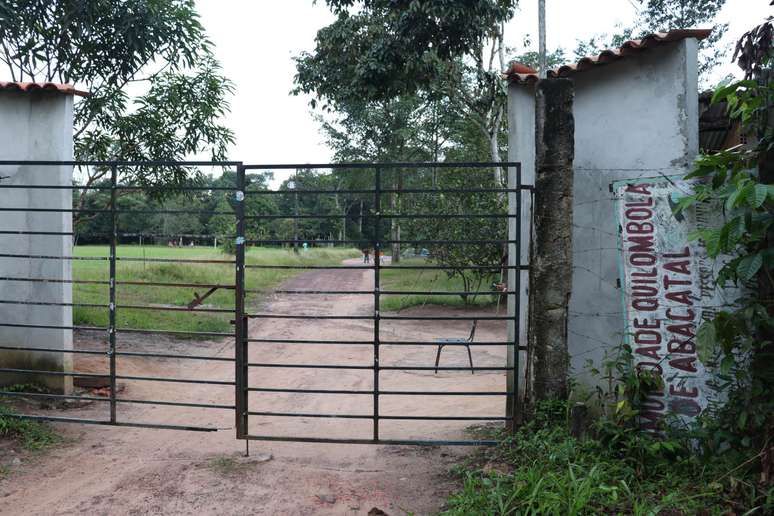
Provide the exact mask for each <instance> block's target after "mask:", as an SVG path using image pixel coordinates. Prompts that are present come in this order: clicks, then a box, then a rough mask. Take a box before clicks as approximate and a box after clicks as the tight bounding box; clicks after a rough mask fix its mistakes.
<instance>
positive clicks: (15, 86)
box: [0, 81, 89, 97]
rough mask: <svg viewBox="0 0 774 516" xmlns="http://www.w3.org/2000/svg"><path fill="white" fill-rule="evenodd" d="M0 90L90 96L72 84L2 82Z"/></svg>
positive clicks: (0, 82)
mask: <svg viewBox="0 0 774 516" xmlns="http://www.w3.org/2000/svg"><path fill="white" fill-rule="evenodd" d="M0 90H11V91H24V92H28V93H30V92H33V91H53V92H57V93H62V94H64V95H78V96H80V97H88V96H89V94H88V93H87V92H85V91H80V90H76V89H75V86H73V85H72V84H59V83H56V82H5V81H0Z"/></svg>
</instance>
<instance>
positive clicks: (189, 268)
mask: <svg viewBox="0 0 774 516" xmlns="http://www.w3.org/2000/svg"><path fill="white" fill-rule="evenodd" d="M75 255H76V256H79V257H107V256H108V248H107V247H106V246H78V247H76V248H75ZM117 256H118V258H132V259H139V261H122V260H120V259H119V260H118V261H117V263H116V278H117V281H118V282H119V284H118V286H117V287H116V304H117V306H118V309H117V311H116V314H117V325H118V327H119V328H136V329H155V330H171V331H192V332H230V331H231V328H232V326H231V324H230V322H229V321H230V320H231V319H232V318H233V315H232V314H231V313H212V312H206V311H196V312H189V311H164V310H154V309H152V308H153V307H185V306H187V305H188V303H190V302H191V301H192V300H193V299H194V292H197V293H198V294H199V295H203V294H204V293H205V292H206V291H207V289H206V288H194V287H166V286H163V287H157V286H137V285H121V284H120V283H121V282H126V281H139V282H154V283H187V284H219V285H233V284H234V266H233V264H191V263H173V262H169V263H165V262H153V261H143V260H142V259H143V258H144V259H147V260H151V259H173V260H174V259H180V260H192V259H194V260H231V259H233V257H229V255H226V254H224V253H222V252H221V251H220V250H218V249H212V248H205V247H190V248H189V247H172V248H170V247H166V246H144V247H139V246H119V247H118V250H117ZM357 256H360V253H359V251H357V250H355V249H340V248H312V249H309V250H308V251H306V252H302V253H299V254H295V253H293V252H292V251H291V250H289V249H287V250H286V249H271V248H250V249H248V251H247V254H246V261H247V264H248V265H268V264H271V265H339V264H341V262H342V260H344V259H346V258H353V257H357ZM427 263H428V262H427V261H426V260H424V259H421V258H412V259H404V260H403V261H402V262H401V265H424V264H427ZM108 266H109V263H108V261H106V260H105V261H102V260H100V261H87V260H75V261H74V262H73V277H74V278H75V279H76V280H92V281H94V280H96V281H105V282H106V281H107V280H108V279H109V273H108ZM301 272H303V271H302V270H301V269H249V268H248V269H247V270H246V272H245V283H246V285H245V286H246V288H247V289H255V290H264V291H270V290H271V289H273V288H276V287H277V286H278V285H279V284H280V283H281V282H282V281H284V280H286V279H288V278H290V277H292V276H294V275H296V274H299V273H301ZM381 279H382V289H383V290H405V291H412V290H413V291H430V290H435V291H439V290H440V291H460V290H463V286H462V281H461V280H459V279H458V278H452V279H449V278H448V277H447V276H446V273H445V272H444V271H440V270H389V269H383V270H382V273H381ZM492 279H495V278H492ZM488 285H489V281H487V282H483V283H482V286H481V290H486V289H487V288H488ZM264 296H265V293H248V295H247V303H248V306H249V307H251V309H255V308H256V307H257V305H258V304H259V303H260V301H261V299H263V297H264ZM73 301H74V303H76V304H98V305H103V307H83V306H76V307H75V308H74V310H73V320H74V323H75V325H77V326H98V327H105V326H107V325H108V309H107V304H108V286H107V284H104V285H83V284H76V285H74V288H73ZM470 302H471V304H473V305H475V306H483V305H491V304H494V300H493V297H492V296H490V295H488V294H482V295H479V296H477V297H476V298H475V299H474V300H470ZM433 304H435V305H446V306H464V302H463V300H462V298H461V297H460V296H438V295H435V296H430V295H386V296H382V299H381V309H382V310H400V309H403V308H408V307H411V306H421V305H433ZM128 306H145V307H151V309H139V308H127V307H128ZM233 306H234V292H233V290H231V289H220V290H217V291H216V292H215V293H214V294H212V295H211V296H209V297H208V298H207V299H206V300H205V301H204V305H203V306H202V307H200V310H201V309H202V308H203V309H205V310H206V309H213V308H215V309H233ZM503 308H504V307H503Z"/></svg>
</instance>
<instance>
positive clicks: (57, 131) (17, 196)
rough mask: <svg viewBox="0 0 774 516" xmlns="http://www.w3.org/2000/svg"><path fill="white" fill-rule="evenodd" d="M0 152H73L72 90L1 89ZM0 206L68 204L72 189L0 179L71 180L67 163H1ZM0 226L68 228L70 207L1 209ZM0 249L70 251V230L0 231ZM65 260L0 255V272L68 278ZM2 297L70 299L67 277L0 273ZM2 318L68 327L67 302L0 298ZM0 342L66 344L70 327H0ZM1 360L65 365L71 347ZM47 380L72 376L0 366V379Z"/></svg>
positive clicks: (56, 382) (61, 383) (59, 384)
mask: <svg viewBox="0 0 774 516" xmlns="http://www.w3.org/2000/svg"><path fill="white" fill-rule="evenodd" d="M0 121H2V123H0V159H2V160H56V161H65V160H72V159H73V97H72V96H71V95H63V94H61V93H54V92H31V93H26V92H14V91H0ZM0 177H2V179H0V207H4V208H57V209H60V208H61V209H70V208H72V191H71V190H69V189H62V190H54V189H50V190H39V189H10V188H2V185H71V184H72V167H70V166H0ZM0 230H3V231H16V230H19V231H52V232H71V231H72V214H71V213H31V212H0ZM0 253H2V254H22V255H47V256H70V255H71V253H72V237H71V236H44V235H0ZM71 267H72V262H71V261H70V260H40V259H26V258H22V259H17V258H3V257H0V278H25V277H26V278H39V279H43V278H46V279H53V280H70V279H71V278H72V272H71ZM0 300H4V301H5V300H14V301H28V302H42V303H72V285H71V284H69V283H41V282H35V283H33V282H25V281H11V280H5V279H0ZM0 323H2V324H39V325H50V326H72V308H71V307H69V306H35V305H14V304H5V303H0ZM0 345H5V346H21V347H28V348H55V349H72V345H73V339H72V331H71V330H57V329H30V328H12V327H3V326H0ZM0 367H5V368H24V369H28V368H32V369H45V370H54V371H62V370H71V369H72V354H71V353H42V352H40V353H38V352H19V351H8V350H0ZM33 381H34V382H38V383H45V384H46V385H48V386H49V387H51V388H54V389H56V390H60V391H69V390H71V387H72V379H71V378H70V377H59V376H51V375H39V376H38V377H31V376H29V375H12V374H9V373H0V385H8V384H12V383H18V382H25V383H30V382H33Z"/></svg>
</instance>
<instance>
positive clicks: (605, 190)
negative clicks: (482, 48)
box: [508, 39, 699, 387]
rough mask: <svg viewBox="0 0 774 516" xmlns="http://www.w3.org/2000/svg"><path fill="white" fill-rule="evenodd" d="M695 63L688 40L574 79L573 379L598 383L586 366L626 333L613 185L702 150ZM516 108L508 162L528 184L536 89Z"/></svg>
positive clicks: (523, 88)
mask: <svg viewBox="0 0 774 516" xmlns="http://www.w3.org/2000/svg"><path fill="white" fill-rule="evenodd" d="M696 62H697V42H696V40H695V39H686V40H683V41H680V42H676V43H670V44H666V45H663V46H661V47H658V48H654V49H649V50H647V51H644V52H643V53H642V54H641V55H636V56H632V57H629V58H627V59H622V60H620V61H617V62H615V63H612V64H609V65H605V66H599V67H596V68H593V69H590V70H586V71H583V72H582V73H578V74H576V75H575V76H574V81H575V88H576V91H575V103H574V108H573V112H574V116H575V161H574V174H575V178H574V189H573V195H574V200H573V206H574V211H573V216H574V221H573V223H574V226H575V230H574V232H573V286H572V297H571V300H570V314H569V315H570V317H569V324H568V333H569V335H568V341H569V342H568V344H569V351H570V355H571V367H572V369H573V373H574V376H575V378H576V380H579V382H580V383H581V384H582V385H586V386H587V387H591V386H593V385H594V383H595V381H594V379H593V378H591V377H590V376H589V375H588V373H587V371H586V369H585V365H586V362H587V360H591V361H593V362H594V363H595V364H596V365H597V366H599V365H600V363H601V360H602V358H603V356H604V353H605V351H606V350H608V349H611V348H613V347H615V346H617V345H619V344H620V343H621V342H622V339H623V333H624V315H623V313H622V298H621V290H620V288H618V285H617V282H618V279H619V277H620V271H619V268H618V264H619V260H620V251H619V248H618V247H619V243H618V227H617V219H616V207H615V203H614V201H613V198H612V193H611V191H610V185H611V183H613V182H614V181H619V180H624V179H631V178H640V177H657V176H660V175H662V174H663V175H676V174H683V173H685V172H687V170H688V168H689V166H690V163H691V162H692V161H693V159H694V157H695V156H696V154H697V152H698V129H699V122H698V91H697V67H696ZM508 104H509V107H508V109H509V135H508V146H509V160H512V161H513V160H516V161H521V162H522V163H523V170H524V171H525V174H524V175H525V181H530V183H533V182H534V173H535V148H534V147H535V101H534V88H533V87H532V86H530V85H528V84H511V85H510V87H509V91H508ZM527 178H529V179H527ZM522 284H525V282H524V281H523V282H522ZM525 295H526V294H525Z"/></svg>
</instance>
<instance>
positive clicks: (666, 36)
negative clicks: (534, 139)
mask: <svg viewBox="0 0 774 516" xmlns="http://www.w3.org/2000/svg"><path fill="white" fill-rule="evenodd" d="M711 33H712V29H675V30H670V31H669V32H654V33H653V34H648V35H647V36H644V37H643V38H642V39H632V40H629V41H627V42H626V43H624V44H623V45H621V46H620V47H618V48H616V49H612V50H603V51H602V52H600V53H599V55H596V56H590V57H583V58H581V59H579V60H578V62H577V63H575V64H569V65H563V66H560V67H559V68H554V69H553V70H548V76H549V77H569V76H571V75H574V74H576V73H579V72H582V71H584V70H588V69H590V68H594V67H596V66H601V65H605V64H608V63H612V62H613V61H618V60H619V59H624V58H626V57H630V56H633V55H637V54H639V53H640V52H644V51H646V50H648V49H650V48H654V47H658V46H660V45H663V44H664V43H671V42H673V41H680V40H683V39H686V38H696V39H704V38H706V37H707V36H709V35H710V34H711ZM525 69H526V70H525ZM505 78H506V79H507V80H508V81H510V82H516V83H519V82H535V81H537V80H538V73H537V70H532V69H531V68H529V67H526V66H524V65H523V64H521V63H516V62H514V63H511V66H510V68H509V69H508V70H506V72H505Z"/></svg>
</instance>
